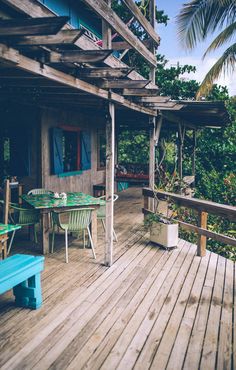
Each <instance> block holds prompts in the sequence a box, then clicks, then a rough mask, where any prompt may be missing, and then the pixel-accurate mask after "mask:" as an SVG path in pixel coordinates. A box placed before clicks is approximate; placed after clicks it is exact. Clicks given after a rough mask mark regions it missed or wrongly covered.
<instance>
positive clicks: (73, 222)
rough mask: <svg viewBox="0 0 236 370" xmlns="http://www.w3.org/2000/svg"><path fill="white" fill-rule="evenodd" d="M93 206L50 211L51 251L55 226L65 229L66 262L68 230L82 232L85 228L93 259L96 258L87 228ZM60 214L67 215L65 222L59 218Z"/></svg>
mask: <svg viewBox="0 0 236 370" xmlns="http://www.w3.org/2000/svg"><path fill="white" fill-rule="evenodd" d="M93 210H94V208H80V209H69V210H66V211H63V212H56V211H53V212H52V223H53V228H52V246H51V252H52V253H53V250H54V239H55V227H56V226H57V227H59V228H60V229H62V230H64V231H65V247H66V263H68V232H71V233H76V234H79V233H80V232H81V231H82V232H83V235H84V232H85V231H86V230H87V232H88V236H89V240H90V244H91V248H92V253H93V257H94V259H96V254H95V250H94V245H93V240H92V237H91V233H90V230H89V225H90V223H91V218H92V211H93ZM61 215H64V216H65V215H67V219H68V220H67V222H66V223H65V222H63V221H62V220H61Z"/></svg>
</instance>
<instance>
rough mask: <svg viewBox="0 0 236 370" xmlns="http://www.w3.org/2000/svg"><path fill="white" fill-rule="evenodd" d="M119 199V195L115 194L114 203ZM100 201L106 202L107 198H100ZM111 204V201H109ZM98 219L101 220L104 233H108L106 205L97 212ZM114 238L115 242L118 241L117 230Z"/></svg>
mask: <svg viewBox="0 0 236 370" xmlns="http://www.w3.org/2000/svg"><path fill="white" fill-rule="evenodd" d="M118 198H119V196H118V195H117V194H114V198H113V201H114V202H115V201H116V200H117V199H118ZM99 199H101V200H106V196H105V195H104V196H102V197H99ZM108 202H110V201H108ZM97 219H98V220H101V222H102V226H103V229H104V231H106V226H105V220H106V205H102V206H100V207H99V208H98V210H97ZM113 238H114V241H116V242H117V241H118V239H117V235H116V233H115V230H114V229H113Z"/></svg>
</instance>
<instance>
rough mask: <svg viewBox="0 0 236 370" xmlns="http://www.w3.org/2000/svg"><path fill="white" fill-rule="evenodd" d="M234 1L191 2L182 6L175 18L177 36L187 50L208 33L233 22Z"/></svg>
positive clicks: (235, 5)
mask: <svg viewBox="0 0 236 370" xmlns="http://www.w3.org/2000/svg"><path fill="white" fill-rule="evenodd" d="M235 17H236V1H235V0H192V1H190V2H189V3H187V4H184V5H183V7H182V9H181V11H180V14H179V15H178V17H177V24H178V35H179V38H180V40H181V41H182V42H183V44H184V45H185V46H187V47H188V48H189V49H192V48H193V47H194V46H195V45H196V43H197V42H198V41H202V40H204V39H205V38H206V36H207V34H208V33H209V32H214V31H215V30H216V29H217V28H218V27H222V25H223V24H224V25H225V26H228V25H230V24H231V23H232V22H234V21H235Z"/></svg>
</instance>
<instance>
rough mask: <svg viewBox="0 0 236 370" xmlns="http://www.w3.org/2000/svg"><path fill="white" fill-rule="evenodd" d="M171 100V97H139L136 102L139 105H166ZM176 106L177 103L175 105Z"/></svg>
mask: <svg viewBox="0 0 236 370" xmlns="http://www.w3.org/2000/svg"><path fill="white" fill-rule="evenodd" d="M169 100H170V97H169V96H157V95H156V94H155V96H143V97H137V98H136V99H135V101H137V102H139V103H166V102H168V101H169ZM174 104H176V103H174Z"/></svg>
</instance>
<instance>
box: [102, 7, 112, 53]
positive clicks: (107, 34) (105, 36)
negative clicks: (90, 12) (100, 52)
mask: <svg viewBox="0 0 236 370" xmlns="http://www.w3.org/2000/svg"><path fill="white" fill-rule="evenodd" d="M105 2H106V3H107V5H108V6H109V7H111V0H105ZM102 47H103V49H111V27H109V25H108V23H107V22H106V21H104V20H103V21H102Z"/></svg>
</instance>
